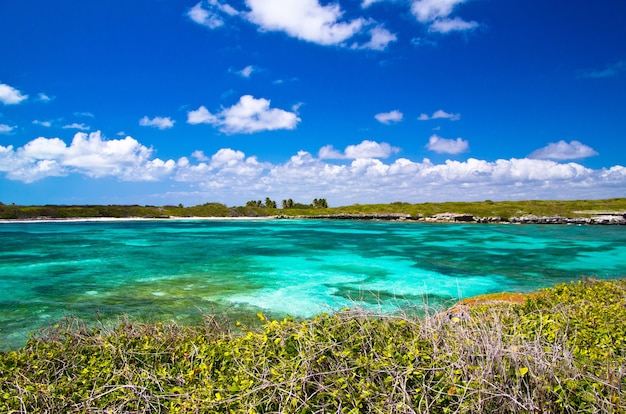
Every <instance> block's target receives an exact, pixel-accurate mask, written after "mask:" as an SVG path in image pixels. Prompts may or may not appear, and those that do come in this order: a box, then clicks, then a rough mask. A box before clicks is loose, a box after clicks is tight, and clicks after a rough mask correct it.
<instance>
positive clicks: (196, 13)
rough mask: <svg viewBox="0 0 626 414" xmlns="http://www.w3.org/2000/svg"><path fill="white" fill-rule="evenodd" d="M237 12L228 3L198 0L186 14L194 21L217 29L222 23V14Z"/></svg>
mask: <svg viewBox="0 0 626 414" xmlns="http://www.w3.org/2000/svg"><path fill="white" fill-rule="evenodd" d="M238 13H239V12H238V11H237V10H235V9H234V8H233V7H231V6H230V5H228V4H222V3H220V2H219V1H217V0H205V1H204V2H203V1H200V2H199V3H197V4H196V5H195V6H193V7H192V8H191V9H190V10H189V11H188V12H187V16H189V18H190V19H191V20H193V21H194V22H196V23H198V24H200V25H203V26H206V27H208V28H210V29H217V28H218V27H221V26H223V25H224V23H225V21H224V17H223V16H224V15H226V16H235V15H237V14H238Z"/></svg>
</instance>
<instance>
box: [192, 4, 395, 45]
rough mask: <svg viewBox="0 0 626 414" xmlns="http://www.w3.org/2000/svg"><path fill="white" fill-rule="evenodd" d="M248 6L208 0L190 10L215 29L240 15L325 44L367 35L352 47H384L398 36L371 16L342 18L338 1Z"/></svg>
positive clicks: (194, 17) (262, 25)
mask: <svg viewBox="0 0 626 414" xmlns="http://www.w3.org/2000/svg"><path fill="white" fill-rule="evenodd" d="M371 3H372V1H371V0H370V1H369V4H371ZM369 4H366V5H365V6H368V5H369ZM246 5H247V7H248V10H247V11H245V12H239V11H237V10H235V9H234V8H233V7H231V6H229V5H227V4H222V3H220V2H219V1H217V0H208V1H204V2H199V3H197V4H196V5H195V6H194V7H193V8H191V9H190V10H189V12H188V16H189V17H190V18H191V19H192V20H193V21H194V22H196V23H198V24H201V25H203V26H206V27H209V28H211V29H216V28H218V27H221V26H223V25H224V23H225V18H227V17H228V16H235V15H239V16H240V17H241V18H243V19H245V20H247V21H249V22H250V23H253V24H255V25H257V26H258V27H259V28H260V30H261V31H276V32H283V33H286V34H287V35H289V36H291V37H295V38H297V39H300V40H304V41H307V42H312V43H317V44H320V45H325V46H329V45H334V46H347V42H348V40H349V39H354V38H355V37H367V38H369V40H367V41H364V42H361V41H358V42H352V44H351V47H352V48H354V49H371V50H384V49H385V48H386V47H387V45H388V44H389V43H391V42H393V41H395V40H396V39H397V38H396V35H395V34H393V33H391V32H390V31H388V30H387V29H385V28H383V27H382V26H381V25H380V24H377V23H376V22H375V21H374V20H372V19H366V18H362V17H359V18H355V19H352V20H345V19H343V16H344V12H343V10H341V7H340V6H339V4H338V3H330V4H327V5H322V4H320V3H319V1H318V0H299V1H288V2H286V1H283V0H246Z"/></svg>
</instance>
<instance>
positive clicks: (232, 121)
mask: <svg viewBox="0 0 626 414" xmlns="http://www.w3.org/2000/svg"><path fill="white" fill-rule="evenodd" d="M187 122H188V123H190V124H211V125H213V126H215V127H217V128H219V130H220V131H221V132H224V133H225V134H252V133H255V132H262V131H273V130H277V129H295V128H296V126H297V125H298V122H300V118H299V117H298V116H297V114H296V113H295V112H288V111H285V110H282V109H277V108H270V101H269V100H267V99H263V98H259V99H256V98H254V97H253V96H251V95H244V96H242V97H241V98H240V99H239V102H237V103H236V104H235V105H233V106H231V107H230V108H224V109H222V110H221V111H220V112H219V113H217V114H212V113H210V112H209V111H208V110H207V109H206V107H204V106H201V107H200V108H198V109H197V110H195V111H190V112H188V114H187Z"/></svg>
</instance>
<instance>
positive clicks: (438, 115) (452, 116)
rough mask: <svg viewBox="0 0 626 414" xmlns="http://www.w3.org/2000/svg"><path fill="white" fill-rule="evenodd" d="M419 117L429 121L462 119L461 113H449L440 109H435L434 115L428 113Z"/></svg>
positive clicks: (421, 119)
mask: <svg viewBox="0 0 626 414" xmlns="http://www.w3.org/2000/svg"><path fill="white" fill-rule="evenodd" d="M417 119H418V120H420V121H429V120H431V119H449V120H450V121H458V120H459V119H461V114H449V113H447V112H446V111H444V110H442V109H439V110H437V111H435V112H434V113H433V114H432V116H428V114H421V115H420V116H419V117H418V118H417Z"/></svg>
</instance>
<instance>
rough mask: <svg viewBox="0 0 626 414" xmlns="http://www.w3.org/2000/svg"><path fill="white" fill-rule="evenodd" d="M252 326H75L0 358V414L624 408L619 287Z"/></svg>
mask: <svg viewBox="0 0 626 414" xmlns="http://www.w3.org/2000/svg"><path fill="white" fill-rule="evenodd" d="M490 299H493V297H491V298H490ZM259 318H260V319H261V320H262V325H261V327H260V328H258V329H257V328H254V329H252V328H246V327H245V326H240V330H238V331H237V332H234V331H228V330H227V329H225V328H223V327H221V325H220V324H219V323H218V322H217V320H216V319H215V318H208V317H207V320H206V323H205V324H203V325H202V326H196V327H181V326H177V325H175V324H161V323H156V324H131V323H124V324H122V325H120V326H118V327H116V328H111V329H108V328H105V327H97V328H89V327H86V326H82V325H81V324H80V323H78V322H76V321H71V320H70V321H68V322H67V323H64V324H61V325H60V326H58V325H57V326H55V327H54V328H52V329H51V330H49V331H47V332H44V333H43V334H42V335H41V336H40V337H37V338H33V339H31V340H30V341H29V342H28V344H27V345H26V346H25V347H24V348H21V349H19V350H17V351H8V352H4V353H0V412H7V413H10V412H22V413H27V412H28V413H31V412H47V413H57V412H64V413H71V412H107V413H122V412H170V413H179V412H180V413H192V412H235V413H239V412H241V413H270V412H281V413H288V412H294V413H295V412H298V413H300V412H302V413H307V412H308V413H313V412H341V413H359V412H372V413H411V412H432V413H446V412H463V413H465V412H467V413H483V412H499V413H502V412H542V413H543V412H565V413H574V412H576V413H579V412H590V413H591V412H603V413H604V412H607V413H611V412H626V401H625V398H626V324H625V323H624V321H625V320H626V280H622V281H610V282H600V281H595V280H585V281H580V282H577V283H572V284H563V285H558V286H556V287H554V288H552V289H547V290H544V291H541V292H540V293H538V294H536V295H532V296H530V297H528V298H527V299H526V300H525V301H523V302H522V303H520V304H511V303H501V302H497V303H488V304H480V303H478V304H476V303H474V304H473V306H471V307H464V306H462V307H459V308H456V309H452V310H450V311H448V312H445V313H441V314H438V315H434V316H429V317H426V318H420V319H417V318H413V317H410V316H408V315H393V316H392V315H386V316H385V315H372V314H365V313H364V312H363V311H358V310H345V311H343V312H340V313H337V314H334V315H321V316H319V317H316V318H314V319H312V320H306V321H296V320H292V319H285V320H282V321H269V320H265V318H264V317H263V315H259Z"/></svg>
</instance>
